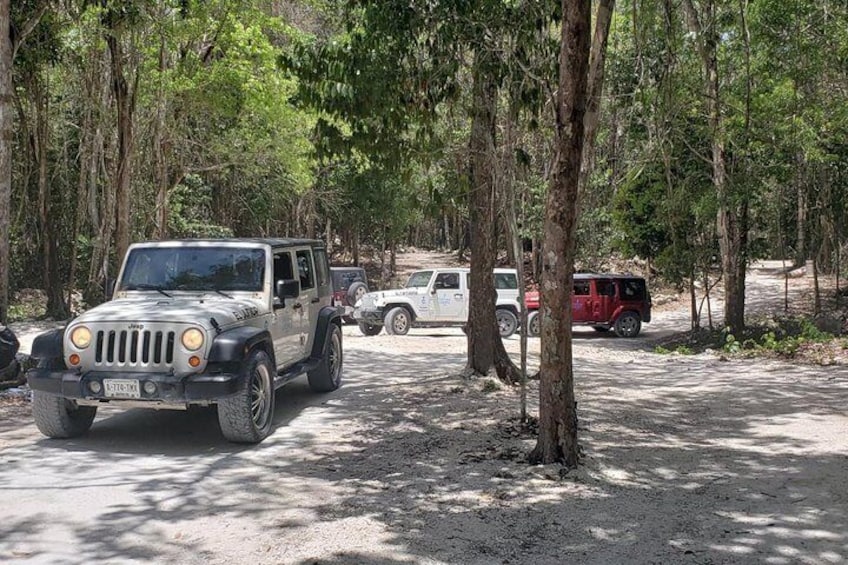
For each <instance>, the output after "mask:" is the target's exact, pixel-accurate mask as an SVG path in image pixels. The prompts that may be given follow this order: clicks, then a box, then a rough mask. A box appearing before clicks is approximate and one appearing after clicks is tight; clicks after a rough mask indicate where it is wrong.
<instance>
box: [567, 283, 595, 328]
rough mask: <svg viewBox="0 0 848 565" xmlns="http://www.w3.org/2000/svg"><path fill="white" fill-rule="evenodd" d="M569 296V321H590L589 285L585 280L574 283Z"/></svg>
mask: <svg viewBox="0 0 848 565" xmlns="http://www.w3.org/2000/svg"><path fill="white" fill-rule="evenodd" d="M572 290H573V292H572V295H571V321H572V322H574V323H581V322H587V321H590V320H591V319H592V293H591V285H590V284H589V281H588V280H586V279H581V280H576V279H575V281H574V286H573V287H572Z"/></svg>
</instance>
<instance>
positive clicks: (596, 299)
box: [592, 279, 615, 324]
mask: <svg viewBox="0 0 848 565" xmlns="http://www.w3.org/2000/svg"><path fill="white" fill-rule="evenodd" d="M592 286H593V287H594V288H592V321H593V322H600V323H604V324H606V323H609V321H610V318H612V314H613V311H614V310H615V283H613V281H611V280H609V279H597V280H594V281H592Z"/></svg>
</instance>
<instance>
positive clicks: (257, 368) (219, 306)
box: [27, 239, 342, 443]
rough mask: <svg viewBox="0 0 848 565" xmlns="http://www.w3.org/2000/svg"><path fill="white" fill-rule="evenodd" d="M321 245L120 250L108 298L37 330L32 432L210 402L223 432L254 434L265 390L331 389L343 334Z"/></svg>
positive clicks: (266, 428)
mask: <svg viewBox="0 0 848 565" xmlns="http://www.w3.org/2000/svg"><path fill="white" fill-rule="evenodd" d="M332 297H333V294H332V282H331V280H330V270H329V266H328V262H327V254H326V251H325V249H324V246H323V244H322V243H321V242H320V241H316V240H305V239H256V240H253V239H242V240H238V239H231V240H182V241H161V242H151V243H141V244H135V245H132V246H130V248H129V250H128V252H127V256H126V258H125V260H124V264H123V267H122V269H121V272H120V275H119V278H118V284H117V286H116V288H115V291H114V295H113V298H112V300H110V301H108V302H106V303H104V304H101V305H100V306H97V307H95V308H92V309H91V310H89V311H87V312H86V313H84V314H83V315H81V316H80V317H78V318H76V319H75V320H73V321H71V323H70V324H68V326H67V327H66V328H64V329H61V330H56V331H54V332H48V333H46V334H42V335H40V336H39V337H38V338H36V340H35V342H34V344H33V349H32V357H33V358H34V359H36V360H37V367H36V368H34V369H31V370H30V371H29V372H28V373H27V378H28V380H29V385H30V387H31V388H32V389H33V415H34V417H35V423H36V425H37V426H38V429H39V430H41V432H42V433H43V434H44V435H46V436H48V437H53V438H67V437H75V436H78V435H81V434H83V433H85V432H86V431H88V429H89V428H90V427H91V424H92V422H93V420H94V416H95V413H96V411H97V407H98V406H103V405H111V406H121V407H133V408H136V407H143V408H176V409H185V408H187V407H188V406H191V405H201V406H203V405H211V404H217V405H218V421H219V424H220V426H221V431H222V432H223V434H224V436H225V437H226V438H227V439H228V440H230V441H235V442H250V443H255V442H259V441H262V440H263V439H264V438H265V437H266V436H268V434H269V433H270V431H271V428H272V423H273V419H274V392H275V390H276V389H277V388H279V387H280V386H282V385H283V384H285V383H286V382H288V381H290V380H291V379H293V378H294V377H296V376H298V375H300V374H302V373H307V374H308V377H309V385H310V387H311V388H312V389H313V390H316V391H320V392H328V391H332V390H335V389H336V388H338V387H339V384H340V382H341V373H342V334H341V318H340V315H339V311H338V308H336V307H334V306H332V305H331V301H332Z"/></svg>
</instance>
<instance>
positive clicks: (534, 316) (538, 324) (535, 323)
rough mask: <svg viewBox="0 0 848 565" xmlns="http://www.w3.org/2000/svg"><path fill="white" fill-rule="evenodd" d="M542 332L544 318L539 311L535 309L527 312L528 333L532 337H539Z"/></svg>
mask: <svg viewBox="0 0 848 565" xmlns="http://www.w3.org/2000/svg"><path fill="white" fill-rule="evenodd" d="M541 333H542V320H541V319H540V318H539V311H538V310H533V311H532V312H530V313H529V314H527V335H529V336H530V337H539V335H541Z"/></svg>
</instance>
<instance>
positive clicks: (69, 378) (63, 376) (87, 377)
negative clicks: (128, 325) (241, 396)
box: [27, 367, 244, 405]
mask: <svg viewBox="0 0 848 565" xmlns="http://www.w3.org/2000/svg"><path fill="white" fill-rule="evenodd" d="M230 369H231V370H230V371H229V372H215V373H210V372H209V371H208V370H207V371H206V372H203V373H192V374H188V375H176V374H171V373H126V372H111V371H110V372H105V371H102V372H101V371H89V372H82V371H78V370H56V369H40V368H36V369H30V370H29V371H28V372H27V381H28V383H29V386H30V388H31V389H33V390H38V391H42V392H47V393H50V394H55V395H57V396H61V397H64V398H74V399H85V400H98V401H110V402H112V401H115V402H121V401H135V402H138V401H141V402H144V401H150V402H157V403H160V404H174V405H184V404H192V403H196V404H208V403H212V402H215V401H217V400H218V399H221V398H226V397H228V396H232V395H234V394H236V393H237V392H239V391H240V390H242V388H243V387H244V379H243V378H242V376H241V375H240V373H239V372H238V371H237V370H232V369H236V367H230ZM103 379H128V380H135V381H138V384H139V391H140V394H141V397H140V398H126V397H112V396H106V395H105V392H104V389H105V386H103ZM92 381H98V382H100V384H101V389H100V393H97V394H95V393H94V392H92V391H91V388H89V385H90V383H91V382H92ZM146 382H152V383H153V384H154V385H155V386H156V390H155V392H153V393H152V394H149V393H147V392H146V391H145V390H144V384H145V383H146Z"/></svg>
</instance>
